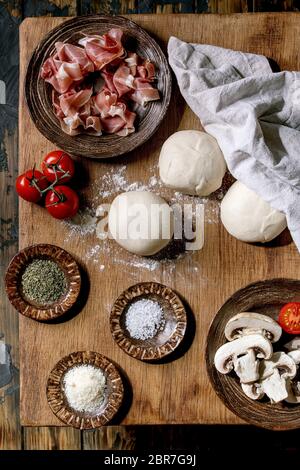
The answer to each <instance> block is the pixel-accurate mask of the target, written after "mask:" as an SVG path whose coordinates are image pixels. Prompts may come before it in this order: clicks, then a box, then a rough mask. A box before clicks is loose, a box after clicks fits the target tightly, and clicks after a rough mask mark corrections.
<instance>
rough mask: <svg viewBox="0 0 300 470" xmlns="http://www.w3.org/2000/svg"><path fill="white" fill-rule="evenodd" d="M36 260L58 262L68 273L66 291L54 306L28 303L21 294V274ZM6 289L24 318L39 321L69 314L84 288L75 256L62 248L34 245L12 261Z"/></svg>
mask: <svg viewBox="0 0 300 470" xmlns="http://www.w3.org/2000/svg"><path fill="white" fill-rule="evenodd" d="M35 259H49V260H52V261H55V263H57V264H58V266H59V267H60V268H61V269H62V271H63V272H64V273H65V276H66V280H67V288H66V290H65V292H64V293H63V295H62V296H61V298H60V299H58V300H57V301H56V302H54V303H51V304H47V305H40V304H37V303H35V302H32V301H31V300H29V299H27V298H26V296H25V295H24V293H23V292H22V285H21V278H22V274H23V272H24V270H25V269H26V267H27V266H28V265H29V264H30V263H31V262H32V261H33V260H35ZM5 288H6V293H7V295H8V298H9V300H10V302H11V303H12V305H13V306H14V307H15V309H16V310H17V311H18V312H19V313H21V314H22V315H25V316H26V317H29V318H32V319H33V320H38V321H49V320H54V319H55V318H58V317H61V316H62V315H64V314H65V313H66V312H68V311H69V310H70V308H71V307H73V305H74V304H75V302H76V300H77V298H78V295H79V292H80V288H81V275H80V270H79V267H78V264H77V263H76V261H75V259H74V258H73V256H71V255H70V253H68V252H67V251H65V250H63V249H62V248H60V247H58V246H55V245H49V244H39V245H32V246H29V247H27V248H24V249H23V250H21V251H19V253H17V254H16V255H15V256H14V258H13V259H12V260H11V262H10V264H9V266H8V269H7V271H6V276H5Z"/></svg>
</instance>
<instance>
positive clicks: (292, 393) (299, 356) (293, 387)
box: [285, 349, 300, 404]
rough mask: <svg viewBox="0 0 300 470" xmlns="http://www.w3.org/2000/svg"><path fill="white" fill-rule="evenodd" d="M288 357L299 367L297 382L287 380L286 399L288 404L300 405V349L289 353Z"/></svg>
mask: <svg viewBox="0 0 300 470" xmlns="http://www.w3.org/2000/svg"><path fill="white" fill-rule="evenodd" d="M288 356H290V357H291V358H292V359H293V360H294V362H295V364H296V366H297V372H298V374H297V377H296V378H295V380H290V379H288V380H287V391H288V396H287V398H286V399H285V401H286V402H288V403H294V404H297V403H300V382H299V367H298V366H299V364H300V349H295V350H294V351H290V352H289V353H288Z"/></svg>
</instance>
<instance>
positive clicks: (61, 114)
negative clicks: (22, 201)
mask: <svg viewBox="0 0 300 470" xmlns="http://www.w3.org/2000/svg"><path fill="white" fill-rule="evenodd" d="M92 93H93V91H92V88H90V89H85V90H80V91H75V90H71V91H68V92H67V93H64V94H62V95H60V96H59V97H58V98H57V95H56V94H55V93H53V96H52V99H53V106H54V108H55V111H56V115H57V117H58V118H59V120H60V123H61V127H62V129H63V131H64V132H66V133H67V134H69V135H77V134H80V133H82V132H83V130H85V131H88V132H91V133H93V134H95V135H101V134H102V126H101V122H100V118H99V117H98V116H93V113H92V110H91V97H92Z"/></svg>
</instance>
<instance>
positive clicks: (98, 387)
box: [46, 351, 124, 429]
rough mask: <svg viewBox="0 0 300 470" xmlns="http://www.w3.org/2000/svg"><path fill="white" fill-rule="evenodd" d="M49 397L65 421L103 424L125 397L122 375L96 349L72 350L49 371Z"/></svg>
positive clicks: (77, 424)
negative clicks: (94, 350)
mask: <svg viewBox="0 0 300 470" xmlns="http://www.w3.org/2000/svg"><path fill="white" fill-rule="evenodd" d="M46 393H47V400H48V404H49V406H50V408H51V410H52V411H53V413H54V414H55V415H56V416H57V417H58V418H59V419H60V420H61V421H63V422H64V423H65V424H67V425H69V426H73V427H75V428H79V429H94V428H98V427H100V426H104V425H105V424H107V423H108V422H109V421H111V420H112V418H113V417H114V416H115V415H116V413H117V412H118V411H119V409H120V407H121V405H122V402H123V397H124V387H123V382H122V378H121V375H120V373H119V371H118V369H117V367H116V366H115V364H113V363H112V362H111V361H110V360H109V359H108V358H107V357H105V356H103V355H102V354H99V353H96V352H93V351H78V352H73V353H71V354H70V355H69V356H66V357H64V358H62V359H61V360H60V361H59V362H58V363H57V364H56V365H55V366H54V368H53V369H52V371H51V372H50V375H49V378H48V382H47V389H46Z"/></svg>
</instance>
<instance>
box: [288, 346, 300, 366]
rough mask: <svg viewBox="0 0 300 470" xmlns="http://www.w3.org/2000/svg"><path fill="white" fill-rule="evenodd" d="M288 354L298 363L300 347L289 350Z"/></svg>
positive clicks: (299, 362)
mask: <svg viewBox="0 0 300 470" xmlns="http://www.w3.org/2000/svg"><path fill="white" fill-rule="evenodd" d="M287 355H288V356H290V357H291V358H292V359H293V360H294V362H295V364H296V365H299V364H300V349H295V350H294V351H290V352H288V353H287Z"/></svg>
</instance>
